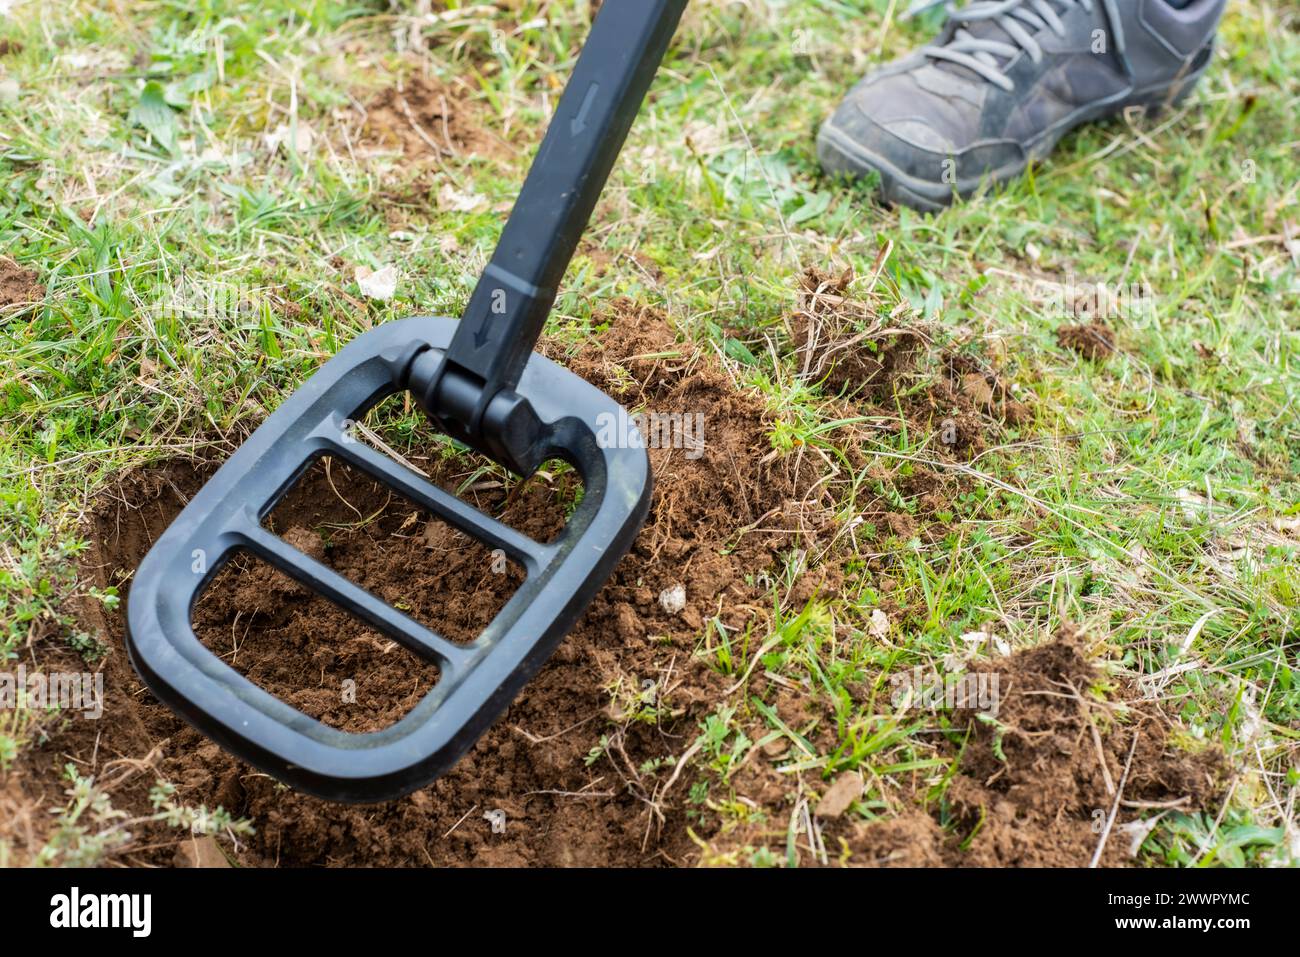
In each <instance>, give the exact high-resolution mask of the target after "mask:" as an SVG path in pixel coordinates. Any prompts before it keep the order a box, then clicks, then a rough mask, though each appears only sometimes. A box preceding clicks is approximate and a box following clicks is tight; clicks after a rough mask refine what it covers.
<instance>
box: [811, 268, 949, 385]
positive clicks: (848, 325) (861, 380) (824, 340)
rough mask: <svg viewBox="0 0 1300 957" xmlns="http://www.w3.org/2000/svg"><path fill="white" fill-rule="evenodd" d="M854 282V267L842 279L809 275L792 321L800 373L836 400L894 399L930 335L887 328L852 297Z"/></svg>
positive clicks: (912, 329)
mask: <svg viewBox="0 0 1300 957" xmlns="http://www.w3.org/2000/svg"><path fill="white" fill-rule="evenodd" d="M853 278H854V276H853V269H852V267H849V268H848V269H845V270H844V271H843V272H841V273H839V274H838V275H836V274H834V273H827V272H823V271H822V270H820V269H817V268H816V267H810V268H808V269H807V270H805V271H804V274H803V277H802V278H801V280H800V290H799V306H798V308H797V309H796V311H795V312H794V314H793V315H792V316H791V317H790V329H791V336H792V338H793V340H794V346H795V352H796V357H797V359H798V360H799V368H800V372H801V373H802V374H803V375H804V376H805V377H807V378H808V379H810V380H812V381H814V382H818V383H820V384H821V387H822V388H823V389H824V390H826V391H827V392H828V393H831V394H839V393H848V394H849V395H855V396H856V395H866V396H868V397H870V398H874V399H884V398H888V397H889V396H890V395H892V393H893V391H894V385H895V382H896V381H897V379H898V378H899V377H900V376H901V375H902V374H904V373H905V372H907V371H909V370H910V369H911V368H912V367H913V366H914V365H915V363H916V360H917V358H918V355H919V354H920V353H922V352H923V351H924V347H925V346H926V345H928V343H929V339H928V335H927V333H926V330H925V329H924V328H921V327H918V326H915V325H911V326H905V327H886V325H885V324H884V323H883V322H882V321H881V319H880V317H879V316H877V314H876V313H875V310H874V306H873V304H872V303H870V302H860V301H856V300H854V299H852V298H851V297H850V296H849V285H850V284H851V283H852V282H853Z"/></svg>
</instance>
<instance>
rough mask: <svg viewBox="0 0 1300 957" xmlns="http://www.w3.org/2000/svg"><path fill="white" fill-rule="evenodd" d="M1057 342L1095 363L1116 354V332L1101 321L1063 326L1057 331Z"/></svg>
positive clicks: (1063, 347)
mask: <svg viewBox="0 0 1300 957" xmlns="http://www.w3.org/2000/svg"><path fill="white" fill-rule="evenodd" d="M1056 342H1057V345H1059V346H1060V347H1061V348H1062V349H1069V350H1070V351H1071V352H1074V353H1077V354H1078V355H1081V356H1083V357H1084V358H1085V359H1091V360H1093V361H1094V362H1095V361H1102V360H1106V359H1109V358H1110V357H1111V356H1113V355H1114V354H1115V330H1114V329H1112V328H1111V327H1110V326H1108V325H1106V323H1104V322H1100V321H1094V322H1085V323H1080V324H1078V325H1070V326H1061V327H1060V328H1059V329H1057V330H1056Z"/></svg>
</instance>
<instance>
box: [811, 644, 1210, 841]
mask: <svg viewBox="0 0 1300 957" xmlns="http://www.w3.org/2000/svg"><path fill="white" fill-rule="evenodd" d="M970 675H971V676H981V675H982V676H985V678H986V679H987V678H994V677H995V678H996V682H997V683H996V685H994V686H992V687H995V688H996V695H997V708H996V714H995V715H994V714H989V713H988V712H987V711H984V712H979V711H976V710H964V709H961V708H958V709H957V710H955V711H953V712H952V722H953V726H954V730H955V733H954V734H950V735H949V736H948V745H947V748H946V750H947V751H948V753H949V755H950V756H951V757H952V758H953V759H954V760H955V761H956V762H957V766H956V773H955V774H952V776H951V780H950V781H949V783H948V785H947V787H946V788H945V789H944V791H943V795H942V797H941V798H939V799H933V798H931V799H930V800H929V801H928V802H926V800H925V799H924V798H921V799H919V803H920V804H921V805H923V806H924V808H923V807H918V806H917V805H916V804H913V805H911V806H905V807H904V808H903V809H902V810H901V811H900V813H899V815H898V817H896V818H894V819H890V820H884V821H878V822H869V823H865V822H862V821H860V820H859V821H858V822H857V823H856V824H855V825H853V826H851V827H849V828H848V829H847V830H845V829H844V828H843V826H842V825H839V822H835V824H834V825H828V828H827V833H828V835H836V836H840V835H841V834H842V836H843V837H844V838H845V841H846V843H847V845H848V846H849V847H850V849H851V850H852V857H851V862H852V863H861V864H876V865H891V864H892V865H921V866H924V865H935V864H942V865H945V866H976V867H1086V866H1088V865H1089V863H1090V862H1091V860H1092V858H1093V856H1094V854H1096V852H1097V849H1098V847H1099V845H1100V843H1101V834H1102V830H1103V827H1102V824H1103V823H1104V821H1105V820H1106V819H1107V817H1108V816H1109V815H1110V814H1111V813H1112V810H1114V809H1115V808H1116V802H1117V800H1119V801H1121V802H1124V803H1120V804H1119V805H1118V813H1117V816H1116V820H1115V822H1114V826H1113V827H1112V829H1111V833H1110V835H1109V838H1108V840H1107V842H1106V844H1105V846H1104V848H1103V851H1102V854H1101V857H1100V861H1099V863H1101V864H1102V865H1104V866H1122V865H1124V864H1126V863H1128V862H1129V860H1130V859H1131V850H1132V848H1131V847H1130V844H1131V833H1133V832H1132V830H1131V829H1130V828H1129V827H1127V825H1129V824H1131V823H1133V822H1135V821H1138V820H1139V819H1140V818H1141V817H1144V816H1147V815H1148V814H1149V813H1150V812H1143V811H1142V810H1140V809H1141V808H1144V807H1160V808H1171V809H1177V810H1180V811H1188V812H1190V811H1196V810H1204V809H1207V808H1212V807H1214V805H1215V803H1216V802H1217V801H1218V800H1220V799H1221V797H1222V789H1223V779H1224V777H1225V774H1224V762H1223V756H1222V753H1221V752H1220V751H1218V749H1216V748H1207V749H1205V750H1201V751H1196V752H1189V751H1185V750H1182V749H1181V748H1180V747H1178V746H1177V745H1175V744H1174V742H1173V740H1172V732H1173V731H1174V725H1173V723H1172V722H1171V721H1170V719H1169V718H1168V717H1166V716H1165V715H1164V713H1163V712H1161V711H1160V709H1159V707H1158V706H1157V705H1156V704H1155V703H1153V702H1151V701H1148V700H1146V699H1145V698H1143V697H1142V695H1141V693H1140V692H1139V690H1138V689H1137V688H1136V687H1135V686H1134V685H1133V684H1132V683H1131V682H1130V681H1128V680H1126V679H1114V678H1107V677H1106V676H1105V673H1104V672H1103V671H1102V669H1101V668H1100V667H1099V665H1098V664H1097V662H1095V661H1094V660H1092V659H1091V658H1089V657H1088V655H1087V653H1086V651H1085V643H1084V640H1083V636H1081V635H1080V634H1078V633H1077V632H1075V631H1074V630H1073V629H1069V628H1067V629H1065V630H1063V631H1062V632H1061V634H1059V635H1058V636H1057V637H1056V638H1055V639H1054V640H1052V641H1049V642H1046V643H1044V644H1042V645H1038V646H1036V647H1033V648H1029V649H1026V650H1023V651H1019V652H1016V653H1015V654H1013V655H1011V656H1010V657H1008V658H1003V659H998V660H995V661H988V662H983V663H981V664H980V665H978V666H976V667H973V668H972V669H971V671H970ZM982 687H989V686H988V685H984V686H982ZM959 703H960V702H959ZM954 739H955V740H954ZM955 742H961V743H960V744H958V743H955ZM1130 749H1131V755H1132V757H1131V758H1130ZM1126 768H1127V774H1126V770H1125V769H1126ZM1121 783H1122V785H1123V790H1122V792H1121V791H1120V787H1121ZM923 810H924V811H928V815H927V814H926V813H923ZM828 843H829V841H828Z"/></svg>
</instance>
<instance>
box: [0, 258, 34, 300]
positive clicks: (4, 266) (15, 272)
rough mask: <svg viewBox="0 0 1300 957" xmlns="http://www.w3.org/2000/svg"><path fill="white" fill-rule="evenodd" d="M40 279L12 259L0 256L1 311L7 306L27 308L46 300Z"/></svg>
mask: <svg viewBox="0 0 1300 957" xmlns="http://www.w3.org/2000/svg"><path fill="white" fill-rule="evenodd" d="M38 278H39V277H38V276H37V275H36V273H34V272H32V271H31V270H30V269H24V268H23V267H22V266H20V265H18V264H17V263H16V262H14V261H13V260H12V259H7V258H6V257H4V256H0V310H2V309H4V308H5V307H6V306H27V305H31V304H32V303H34V302H40V301H41V300H42V299H44V298H45V287H44V286H42V285H41V284H40V283H39V282H37V281H36V280H37V279H38Z"/></svg>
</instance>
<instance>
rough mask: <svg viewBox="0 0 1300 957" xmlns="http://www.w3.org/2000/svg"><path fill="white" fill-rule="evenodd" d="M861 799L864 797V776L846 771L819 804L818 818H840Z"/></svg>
mask: <svg viewBox="0 0 1300 957" xmlns="http://www.w3.org/2000/svg"><path fill="white" fill-rule="evenodd" d="M860 797H862V775H861V774H859V773H858V772H857V771H846V772H844V773H843V774H841V775H840V776H839V777H837V778H836V779H835V780H834V781H833V782H832V783H831V786H830V787H829V788H827V789H826V793H825V794H823V795H822V799H821V800H820V801H819V802H818V803H817V816H818V817H824V818H835V817H839V816H840V815H841V814H843V813H844V812H845V811H847V810H848V809H849V806H850V805H851V804H852V803H853V802H854V801H856V800H857V799H858V798H860Z"/></svg>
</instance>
